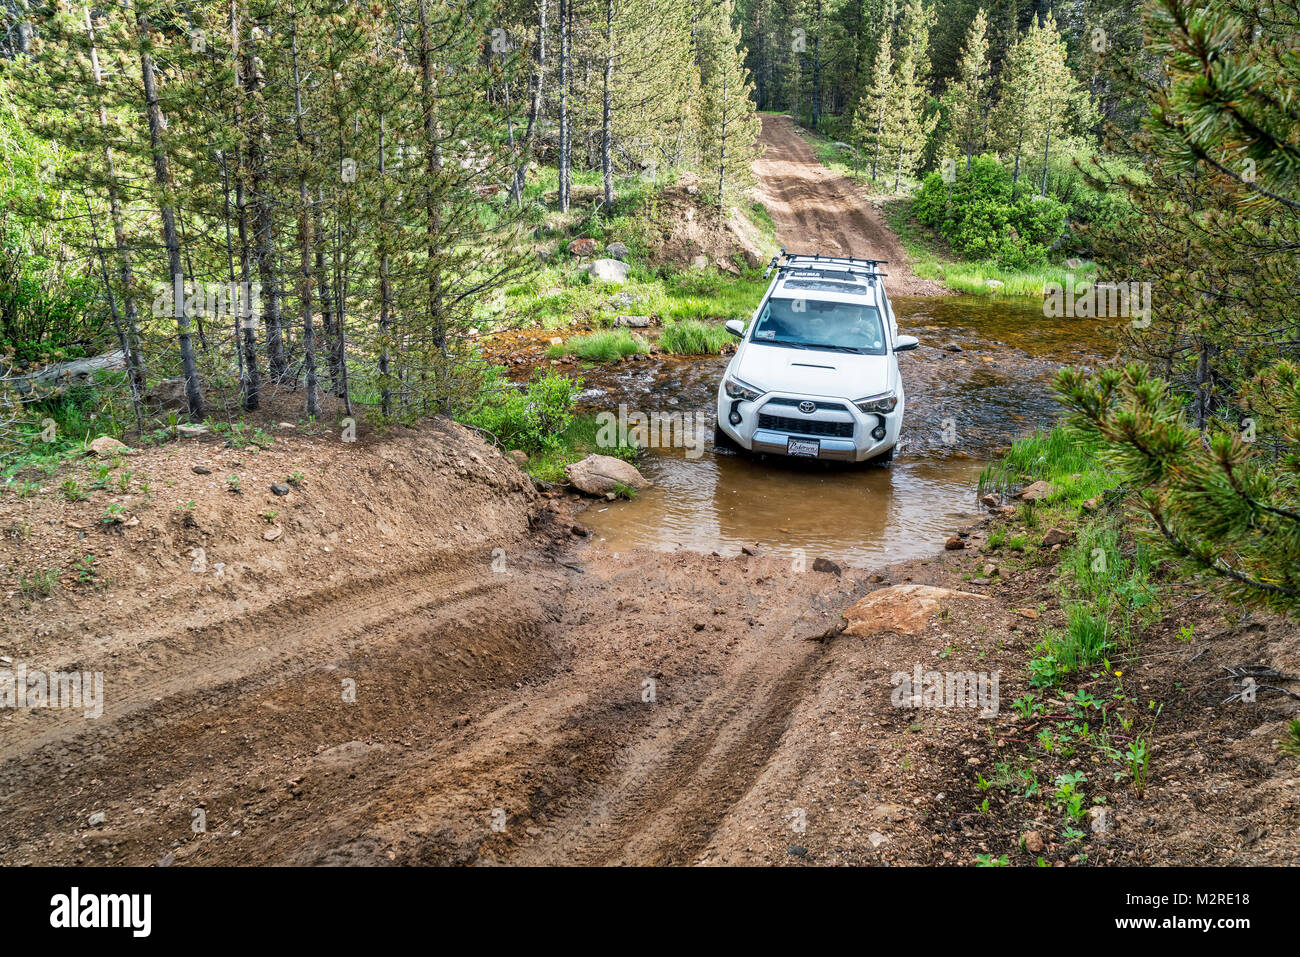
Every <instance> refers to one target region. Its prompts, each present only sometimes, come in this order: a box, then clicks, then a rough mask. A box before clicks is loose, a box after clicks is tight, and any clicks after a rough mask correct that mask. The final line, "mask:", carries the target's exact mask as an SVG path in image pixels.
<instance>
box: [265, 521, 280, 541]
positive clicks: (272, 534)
mask: <svg viewBox="0 0 1300 957" xmlns="http://www.w3.org/2000/svg"><path fill="white" fill-rule="evenodd" d="M283 534H284V529H283V528H280V526H278V525H277V526H276V527H275V528H268V529H267V530H266V531H264V532H263V533H262V537H263V538H265V539H266V540H267V541H268V542H273V541H275V540H276V539H277V538H279V537H280V536H281V535H283Z"/></svg>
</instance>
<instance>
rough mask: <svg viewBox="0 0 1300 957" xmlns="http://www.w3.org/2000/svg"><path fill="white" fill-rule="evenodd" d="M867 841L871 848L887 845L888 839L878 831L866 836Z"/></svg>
mask: <svg viewBox="0 0 1300 957" xmlns="http://www.w3.org/2000/svg"><path fill="white" fill-rule="evenodd" d="M867 840H868V841H870V842H871V846H872V847H879V846H880V845H881V844H887V843H888V842H889V838H887V837H885V835H883V834H881V833H880V832H879V831H872V832H871V833H870V834H868V835H867Z"/></svg>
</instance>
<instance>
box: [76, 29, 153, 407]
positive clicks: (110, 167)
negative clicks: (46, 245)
mask: <svg viewBox="0 0 1300 957" xmlns="http://www.w3.org/2000/svg"><path fill="white" fill-rule="evenodd" d="M86 32H87V33H88V34H89V35H90V65H91V70H92V71H93V73H94V77H95V86H97V87H99V86H102V85H103V83H104V75H103V71H102V70H101V69H100V65H99V51H98V49H97V48H96V47H95V30H94V25H93V23H92V22H91V18H90V8H89V7H87V8H86ZM99 125H100V128H101V129H104V130H107V129H108V109H107V107H105V106H104V103H103V102H102V101H100V103H99ZM104 178H105V181H106V183H107V192H108V212H109V220H110V222H111V225H112V228H113V245H114V247H115V248H116V250H117V261H118V275H119V277H120V278H121V281H122V308H123V311H124V312H125V320H124V325H123V328H122V335H121V337H120V338H121V344H122V353H123V359H124V360H125V362H126V371H127V378H128V380H129V381H130V384H131V402H132V405H134V407H135V412H136V418H137V420H138V419H139V417H140V402H141V400H142V399H143V397H144V391H145V371H144V357H143V356H142V355H141V351H140V317H139V309H138V307H137V305H136V299H135V276H134V270H133V268H132V265H131V249H130V246H129V245H128V243H127V241H126V228H125V226H124V225H123V221H122V201H121V197H120V195H119V193H118V188H117V166H116V163H115V162H114V160H113V148H112V147H111V146H109V145H108V143H107V141H106V142H105V143H104ZM105 281H107V275H106V276H105ZM109 295H110V296H112V291H111V290H109ZM115 311H116V309H115Z"/></svg>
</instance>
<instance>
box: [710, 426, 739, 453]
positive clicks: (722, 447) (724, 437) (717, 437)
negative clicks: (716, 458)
mask: <svg viewBox="0 0 1300 957" xmlns="http://www.w3.org/2000/svg"><path fill="white" fill-rule="evenodd" d="M713 451H715V452H730V453H732V454H733V455H735V454H737V453H739V452H740V446H739V445H738V444H737V443H736V440H735V439H733V438H732V437H731V436H729V435H728V434H727V433H726V432H724V431H722V427H721V426H719V425H715V426H714V427H713Z"/></svg>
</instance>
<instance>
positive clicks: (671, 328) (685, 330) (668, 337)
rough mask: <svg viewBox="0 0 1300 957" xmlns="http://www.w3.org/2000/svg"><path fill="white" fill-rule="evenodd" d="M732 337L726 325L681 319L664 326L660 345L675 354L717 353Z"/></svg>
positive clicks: (665, 350) (699, 354) (698, 354)
mask: <svg viewBox="0 0 1300 957" xmlns="http://www.w3.org/2000/svg"><path fill="white" fill-rule="evenodd" d="M730 339H731V334H730V333H729V332H727V330H726V328H725V327H724V326H721V325H718V324H716V323H707V322H700V321H698V320H696V319H679V320H677V321H676V322H670V323H668V324H667V325H666V326H664V331H663V334H662V335H660V337H659V346H660V348H661V349H663V350H664V352H671V353H673V354H674V355H683V356H705V355H717V354H718V353H719V352H721V351H722V347H723V346H724V345H726V344H727V342H728V341H729V340H730Z"/></svg>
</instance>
